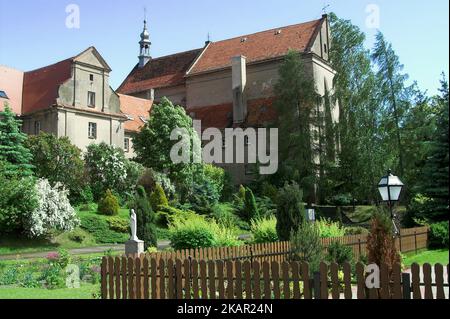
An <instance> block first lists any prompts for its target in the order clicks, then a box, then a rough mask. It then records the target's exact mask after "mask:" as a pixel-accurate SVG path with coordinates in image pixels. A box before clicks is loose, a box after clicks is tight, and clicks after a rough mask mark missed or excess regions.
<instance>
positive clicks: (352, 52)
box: [330, 13, 390, 201]
mask: <svg viewBox="0 0 450 319" xmlns="http://www.w3.org/2000/svg"><path fill="white" fill-rule="evenodd" d="M330 24H331V31H332V35H333V45H332V46H331V48H330V61H331V64H332V66H333V69H335V70H336V76H335V78H334V83H333V87H334V95H333V98H334V99H335V100H336V101H337V103H338V105H339V123H338V125H337V127H336V135H337V139H338V145H339V149H338V152H337V157H338V159H339V165H338V167H337V168H336V169H335V171H334V174H333V175H334V176H332V178H333V187H334V188H333V190H334V193H336V194H339V193H340V194H350V195H351V196H352V197H353V198H356V199H359V200H372V201H373V200H375V199H376V195H377V189H376V187H375V186H376V183H377V182H378V178H379V177H380V176H381V174H383V168H382V166H383V164H382V163H385V162H386V161H388V162H389V161H390V159H389V158H387V157H386V154H385V152H384V149H383V147H382V145H383V135H382V134H380V106H379V104H378V103H377V90H376V87H377V85H376V78H375V74H374V72H373V70H372V64H371V58H370V51H369V50H367V49H366V48H365V46H364V43H365V39H366V37H365V34H364V33H363V32H362V31H361V30H360V29H359V28H358V27H357V26H355V25H353V24H352V22H351V21H350V20H344V19H340V18H338V17H337V16H336V15H335V14H333V13H331V14H330Z"/></svg>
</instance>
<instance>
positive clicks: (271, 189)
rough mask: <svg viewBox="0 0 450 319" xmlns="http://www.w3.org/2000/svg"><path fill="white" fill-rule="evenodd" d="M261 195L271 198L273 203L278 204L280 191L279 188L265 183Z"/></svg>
mask: <svg viewBox="0 0 450 319" xmlns="http://www.w3.org/2000/svg"><path fill="white" fill-rule="evenodd" d="M261 195H262V196H265V197H268V198H270V200H271V201H272V202H273V203H276V202H277V197H278V190H277V188H276V187H275V186H274V185H272V184H270V183H269V182H267V181H264V182H263V183H262V185H261Z"/></svg>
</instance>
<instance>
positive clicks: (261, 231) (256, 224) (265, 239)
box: [251, 216, 278, 244]
mask: <svg viewBox="0 0 450 319" xmlns="http://www.w3.org/2000/svg"><path fill="white" fill-rule="evenodd" d="M251 231H252V235H253V242H254V243H256V244H261V243H273V242H276V241H278V235H277V219H276V218H275V216H270V217H262V218H257V219H253V220H252V221H251Z"/></svg>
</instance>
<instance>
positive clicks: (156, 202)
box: [150, 184, 169, 211]
mask: <svg viewBox="0 0 450 319" xmlns="http://www.w3.org/2000/svg"><path fill="white" fill-rule="evenodd" d="M150 204H151V206H152V209H153V210H154V211H157V210H159V207H160V206H168V205H169V201H168V200H167V197H166V194H165V193H164V189H163V188H162V187H161V185H159V184H156V186H155V190H154V191H153V192H152V194H151V195H150Z"/></svg>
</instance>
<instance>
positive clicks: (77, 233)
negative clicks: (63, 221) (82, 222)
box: [67, 229, 86, 243]
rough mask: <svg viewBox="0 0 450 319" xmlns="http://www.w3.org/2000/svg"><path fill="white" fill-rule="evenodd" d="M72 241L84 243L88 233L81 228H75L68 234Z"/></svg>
mask: <svg viewBox="0 0 450 319" xmlns="http://www.w3.org/2000/svg"><path fill="white" fill-rule="evenodd" d="M67 236H68V237H69V239H70V240H71V241H74V242H76V243H82V242H83V241H84V240H85V239H86V234H85V233H84V232H82V231H81V230H79V229H75V230H73V231H71V232H69V234H68V235H67Z"/></svg>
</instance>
